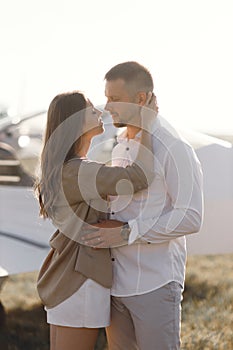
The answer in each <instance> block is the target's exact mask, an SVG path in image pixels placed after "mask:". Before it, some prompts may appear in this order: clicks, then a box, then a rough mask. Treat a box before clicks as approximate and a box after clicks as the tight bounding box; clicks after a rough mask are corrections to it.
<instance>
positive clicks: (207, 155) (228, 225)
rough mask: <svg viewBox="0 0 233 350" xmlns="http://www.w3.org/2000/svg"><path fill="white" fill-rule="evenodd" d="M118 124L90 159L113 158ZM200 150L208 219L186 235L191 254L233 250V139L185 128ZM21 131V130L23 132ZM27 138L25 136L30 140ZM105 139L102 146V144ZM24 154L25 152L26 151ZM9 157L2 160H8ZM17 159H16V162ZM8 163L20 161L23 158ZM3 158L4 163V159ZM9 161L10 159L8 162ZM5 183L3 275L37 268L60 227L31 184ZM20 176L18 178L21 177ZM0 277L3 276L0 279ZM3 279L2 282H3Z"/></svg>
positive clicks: (0, 200) (0, 189)
mask: <svg viewBox="0 0 233 350" xmlns="http://www.w3.org/2000/svg"><path fill="white" fill-rule="evenodd" d="M112 130H114V128H113V127H112V126H110V124H109V123H108V120H107V123H106V133H105V134H104V135H100V136H99V137H98V138H99V139H98V138H96V139H95V141H94V143H93V145H92V149H91V151H90V158H91V159H97V160H100V161H108V160H109V158H110V152H111V149H112V146H113V144H114V142H115V138H114V136H115V132H116V131H112ZM180 135H181V136H182V137H184V138H185V139H186V140H187V141H188V142H189V143H190V144H191V145H192V146H193V147H194V149H195V150H196V153H197V156H198V158H199V160H200V162H201V164H202V168H203V173H204V199H205V213H204V223H203V226H202V228H201V231H200V232H199V233H198V234H193V235H190V236H188V237H187V246H188V254H224V253H232V252H233V234H232V233H233V232H232V231H233V212H232V209H233V182H232V178H233V148H232V144H231V143H229V142H226V141H223V140H220V139H217V138H214V137H211V136H207V135H205V134H203V133H198V132H193V131H185V130H181V131H180ZM21 136H22V135H21ZM25 140H26V139H25ZM99 143H100V144H101V146H100V147H98V144H99ZM22 154H24V155H25V153H23V152H22ZM4 161H5V162H6V161H7V160H4V159H3V160H0V166H1V164H3V165H4ZM14 161H15V164H14ZM14 161H13V160H11V162H12V163H10V160H8V164H9V165H10V164H12V166H14V165H16V166H17V165H19V164H18V163H17V162H18V160H17V159H16V160H14ZM1 162H2V163H1ZM5 164H6V163H5ZM11 177H12V179H11V180H12V183H11V182H9V183H11V185H10V186H9V183H8V185H7V186H4V185H2V186H0V276H2V277H5V276H7V275H9V274H16V273H21V272H28V271H36V270H38V269H39V268H40V266H41V264H42V261H43V259H44V257H45V256H46V254H47V252H48V250H49V244H48V242H49V238H50V236H51V235H52V233H53V232H54V231H55V230H56V229H55V227H54V226H53V225H52V223H51V222H50V221H49V220H43V219H41V218H39V214H38V213H39V206H38V202H37V200H36V198H35V196H34V193H33V190H32V187H30V186H14V184H17V176H16V178H14V177H15V175H11ZM18 180H19V178H18ZM0 280H1V279H0ZM0 284H1V282H0Z"/></svg>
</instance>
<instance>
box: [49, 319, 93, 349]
mask: <svg viewBox="0 0 233 350" xmlns="http://www.w3.org/2000/svg"><path fill="white" fill-rule="evenodd" d="M50 329H51V334H50V342H51V344H50V350H93V349H94V346H95V343H96V341H97V337H98V332H99V329H98V328H73V327H63V326H55V325H51V328H50Z"/></svg>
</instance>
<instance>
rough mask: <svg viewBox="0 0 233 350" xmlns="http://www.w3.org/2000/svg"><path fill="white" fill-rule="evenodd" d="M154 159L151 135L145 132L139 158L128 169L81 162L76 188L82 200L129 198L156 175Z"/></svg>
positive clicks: (88, 161)
mask: <svg viewBox="0 0 233 350" xmlns="http://www.w3.org/2000/svg"><path fill="white" fill-rule="evenodd" d="M153 157H154V156H153V152H152V135H150V134H149V133H147V132H142V140H141V144H140V147H139V151H138V155H137V158H136V160H135V162H134V163H133V164H132V165H130V166H127V167H126V168H124V167H119V166H113V167H111V166H107V165H105V164H102V163H98V162H94V161H90V160H83V161H81V163H80V166H79V170H78V177H77V185H78V188H79V191H80V194H81V196H82V198H83V199H85V200H91V199H95V198H99V197H106V195H128V194H133V193H135V192H138V191H140V190H142V189H145V188H147V187H148V186H149V185H150V184H151V182H152V181H153V179H154V176H155V173H154V166H153V164H154V163H153Z"/></svg>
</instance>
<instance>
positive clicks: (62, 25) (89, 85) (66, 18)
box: [0, 0, 233, 133]
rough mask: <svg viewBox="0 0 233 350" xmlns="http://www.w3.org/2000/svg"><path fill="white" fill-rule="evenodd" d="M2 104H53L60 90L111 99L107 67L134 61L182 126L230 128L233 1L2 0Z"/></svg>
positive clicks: (18, 108) (17, 107)
mask: <svg viewBox="0 0 233 350" xmlns="http://www.w3.org/2000/svg"><path fill="white" fill-rule="evenodd" d="M0 13H1V21H0V45H1V51H0V105H6V106H8V107H10V108H11V112H12V111H13V112H14V113H20V114H21V113H29V112H31V111H35V110H39V109H47V108H48V105H49V103H50V101H51V100H52V98H53V97H54V96H55V95H56V94H57V93H60V92H64V91H71V90H76V89H79V90H82V91H84V92H85V93H86V95H87V96H88V97H89V98H90V99H91V101H92V102H93V103H94V104H96V105H102V104H104V103H105V96H104V75H105V73H106V72H107V71H108V70H109V69H110V68H111V67H112V66H114V65H115V64H118V63H120V62H124V61H128V60H130V61H131V60H133V61H138V62H139V63H141V64H143V65H144V66H146V67H147V68H148V69H149V70H150V72H151V74H152V76H153V78H154V83H155V93H156V95H157V99H158V103H159V107H160V114H161V115H162V116H163V117H164V118H165V119H167V120H168V121H169V122H170V123H172V124H173V125H174V126H177V127H184V128H191V129H195V130H200V131H206V132H213V133H223V132H231V133H233V97H232V95H233V64H232V62H233V45H232V43H233V21H232V18H233V1H232V0H143V1H138V0H115V1H112V0H98V1H95V0H93V1H91V0H85V1H84V0H82V1H80V0H60V1H59V0H40V1H35V0H20V1H18V0H8V1H3V0H0Z"/></svg>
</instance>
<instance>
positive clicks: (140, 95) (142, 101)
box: [137, 91, 147, 106]
mask: <svg viewBox="0 0 233 350" xmlns="http://www.w3.org/2000/svg"><path fill="white" fill-rule="evenodd" d="M137 99H138V104H139V105H140V106H144V104H145V103H146V99H147V94H146V92H142V91H140V92H138V95H137Z"/></svg>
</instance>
